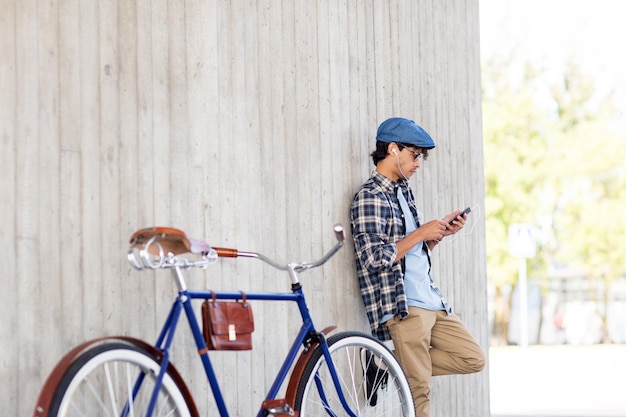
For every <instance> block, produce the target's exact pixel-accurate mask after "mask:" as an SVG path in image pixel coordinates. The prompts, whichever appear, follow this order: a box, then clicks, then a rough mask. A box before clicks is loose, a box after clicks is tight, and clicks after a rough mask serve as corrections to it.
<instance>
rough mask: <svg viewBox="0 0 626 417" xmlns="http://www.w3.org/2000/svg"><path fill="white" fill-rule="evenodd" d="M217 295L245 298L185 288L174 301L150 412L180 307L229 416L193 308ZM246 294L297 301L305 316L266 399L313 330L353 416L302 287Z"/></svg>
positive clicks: (160, 341)
mask: <svg viewBox="0 0 626 417" xmlns="http://www.w3.org/2000/svg"><path fill="white" fill-rule="evenodd" d="M212 297H215V298H216V299H223V300H241V299H242V298H243V296H242V294H241V293H240V292H220V291H216V292H213V291H192V290H187V289H183V290H181V291H180V292H179V295H178V298H177V299H176V301H175V302H174V304H173V306H172V308H171V310H170V313H169V315H168V317H167V320H166V322H165V325H164V326H163V329H162V330H161V334H160V335H159V337H158V339H157V342H156V347H157V348H158V349H160V350H161V351H162V352H163V359H162V362H161V372H160V374H159V376H158V380H157V381H158V382H157V387H156V388H155V393H154V394H153V401H152V403H151V406H150V409H149V413H151V412H152V409H153V406H154V402H155V401H156V394H157V391H158V386H159V385H160V383H161V381H162V379H163V377H164V375H165V373H166V370H167V365H168V363H169V360H170V347H171V345H172V341H173V339H174V333H175V331H176V327H177V325H178V320H179V318H180V314H181V311H182V310H183V309H184V311H185V314H186V316H187V319H188V320H189V325H190V328H191V331H192V333H193V338H194V340H195V342H196V347H197V348H198V351H199V352H203V353H201V355H200V358H201V360H202V364H203V366H204V370H205V373H206V376H207V379H208V381H209V384H210V386H211V390H212V392H213V397H214V398H215V402H216V405H217V408H218V410H219V413H220V416H228V410H227V408H226V404H225V402H224V398H223V397H222V392H221V390H220V387H219V383H218V381H217V378H216V375H215V372H214V370H213V366H212V364H211V360H210V358H209V354H208V351H207V350H206V342H205V340H204V336H203V334H202V331H201V329H200V326H199V323H198V320H197V319H196V315H195V313H194V310H193V306H192V303H191V301H192V300H194V299H201V300H205V299H210V298H212ZM246 298H247V299H248V300H264V301H291V302H295V303H297V305H298V309H299V310H300V315H301V316H302V321H303V322H302V327H300V330H299V332H298V335H297V336H296V338H295V340H294V342H293V344H292V346H291V348H290V349H289V352H288V354H287V357H286V358H285V361H284V362H283V364H282V366H281V368H280V371H279V372H278V374H277V375H276V379H275V380H274V382H273V384H272V386H271V388H270V390H269V392H268V393H267V395H266V397H265V399H266V400H271V399H275V397H276V395H277V394H278V392H279V390H280V387H281V386H282V385H283V383H284V382H285V380H286V378H287V376H288V375H289V370H290V369H291V367H292V365H293V364H294V362H295V360H296V358H297V357H298V353H299V351H300V348H301V346H303V345H304V344H305V342H306V341H307V340H308V339H309V338H310V337H311V335H312V334H315V335H321V337H320V338H319V347H320V348H321V349H322V353H323V355H324V357H325V359H326V364H327V366H328V367H329V370H330V373H331V375H332V379H333V382H334V385H335V389H336V390H337V394H338V396H339V399H340V401H341V403H342V405H343V407H344V409H345V410H346V412H347V413H348V414H349V415H350V416H354V417H356V414H355V413H354V412H353V411H352V410H350V408H349V406H348V404H347V401H346V398H345V396H344V393H343V391H342V389H341V387H340V384H339V380H338V378H337V373H336V371H335V367H334V364H333V362H332V360H331V356H330V351H329V350H328V344H327V343H326V339H325V338H324V337H323V334H318V333H317V330H316V329H315V326H314V325H313V321H312V318H311V315H310V312H309V308H308V306H307V304H306V300H305V298H304V294H303V292H302V289H301V288H296V289H294V290H293V292H292V293H246ZM317 387H318V389H319V390H320V397H321V398H323V399H324V398H325V394H324V391H323V389H322V386H321V384H320V383H318V384H317ZM325 408H326V409H327V411H328V414H329V415H331V416H332V415H334V414H333V412H332V411H331V410H330V407H325ZM257 417H263V409H262V408H261V409H260V410H259V412H258V414H257Z"/></svg>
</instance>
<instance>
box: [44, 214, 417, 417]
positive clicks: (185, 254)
mask: <svg viewBox="0 0 626 417" xmlns="http://www.w3.org/2000/svg"><path fill="white" fill-rule="evenodd" d="M334 231H335V235H336V238H337V243H336V245H335V246H334V247H333V248H332V249H331V250H329V251H328V252H327V253H326V254H325V255H324V256H323V257H322V258H320V259H319V260H318V261H315V262H310V263H309V262H299V263H289V264H287V265H281V264H278V263H276V262H275V261H273V260H271V259H269V258H267V257H265V256H263V255H261V254H259V253H255V252H242V251H239V250H236V249H226V248H217V247H211V246H210V245H208V244H207V243H205V242H203V241H199V240H194V239H189V238H188V237H187V236H186V234H185V233H184V232H182V231H180V230H178V229H173V228H167V227H153V228H148V229H141V230H138V231H137V232H135V233H134V234H133V236H132V237H131V240H130V243H131V247H130V250H129V253H128V259H129V262H130V263H131V265H132V266H133V267H134V268H136V269H138V270H143V269H170V270H171V272H172V277H173V278H174V280H175V282H176V284H177V286H178V294H177V296H176V299H175V301H174V304H173V305H172V308H171V310H170V313H169V315H168V317H167V319H166V321H165V324H164V325H163V328H162V330H161V332H160V335H159V337H158V339H157V342H156V344H154V345H151V344H149V343H147V342H144V341H142V340H139V339H136V338H132V337H125V336H119V337H106V338H101V339H96V340H91V341H88V342H85V343H83V344H82V345H80V346H77V347H76V348H74V349H73V350H71V351H70V352H68V353H67V354H66V355H65V357H64V358H63V359H61V361H60V362H59V363H58V364H57V366H56V367H55V368H54V370H53V371H52V373H51V374H50V376H49V377H48V379H47V381H46V383H45V384H44V386H43V388H42V390H41V393H40V396H39V399H38V401H37V405H36V406H35V411H34V414H33V416H34V417H43V416H45V417H50V416H55V417H78V416H87V415H88V416H147V417H150V416H158V417H160V416H179V417H195V416H199V413H198V410H197V408H196V405H195V403H194V400H193V398H192V396H191V393H190V391H189V390H188V388H187V386H186V384H185V382H184V380H183V378H182V377H181V375H180V373H179V372H178V371H177V370H176V368H175V367H174V365H173V364H172V363H171V361H170V349H171V346H172V343H173V337H174V333H175V330H176V328H177V325H178V323H179V319H180V317H181V315H182V313H183V312H184V314H185V316H186V317H187V322H188V324H189V328H190V330H191V333H192V335H193V339H194V341H195V344H196V348H197V352H198V354H199V357H200V360H201V362H202V365H203V367H204V371H205V373H206V377H207V381H208V383H209V386H210V387H211V391H212V394H213V398H214V400H215V404H216V407H217V409H218V411H219V414H220V416H228V415H229V414H228V410H227V407H226V404H225V402H224V399H223V397H222V393H221V390H220V386H219V382H218V379H217V376H216V374H215V372H214V370H213V366H212V363H211V359H210V357H209V351H208V349H207V345H206V341H205V339H204V336H203V333H202V330H201V328H200V326H199V323H198V320H197V318H196V316H195V313H194V310H193V306H192V300H197V299H202V300H206V299H210V298H212V297H213V298H214V299H221V300H241V299H242V297H247V299H248V300H263V301H288V302H295V303H296V304H297V306H298V309H299V311H300V315H301V318H302V326H301V328H300V330H299V332H298V334H297V335H296V336H295V339H294V341H293V344H292V346H291V348H290V350H289V352H288V354H287V357H286V358H285V360H284V362H283V365H282V367H281V368H280V370H279V372H278V375H277V376H276V378H275V380H274V383H273V384H272V386H271V388H270V389H269V391H268V393H267V394H266V396H265V400H264V401H263V403H262V404H261V407H260V408H259V410H258V413H257V416H389V417H395V416H408V417H413V416H415V410H414V406H413V399H412V395H411V390H410V387H409V385H408V382H407V379H406V376H405V374H404V372H403V370H402V368H401V366H400V364H399V362H398V361H397V359H396V358H395V356H394V355H393V353H392V352H391V351H390V350H389V349H387V347H385V346H384V345H383V344H382V343H381V342H379V341H378V340H376V339H374V338H373V337H371V336H369V335H367V334H364V333H359V332H339V333H335V334H333V335H330V336H329V335H328V334H329V333H330V332H332V331H333V330H334V329H335V327H334V326H331V327H328V328H326V329H324V330H321V331H319V330H317V329H316V328H315V326H314V325H313V321H312V318H311V315H310V313H309V309H308V307H307V303H306V299H305V296H304V292H303V290H302V285H301V283H300V281H299V277H298V274H299V273H300V272H303V271H306V270H308V269H312V268H315V267H318V266H321V265H323V264H324V263H325V262H326V261H328V259H330V258H331V257H332V256H333V255H334V254H335V253H336V252H337V251H338V250H339V249H340V248H341V247H342V246H343V242H344V231H343V227H342V226H341V225H336V226H335V228H334ZM221 257H222V258H223V257H229V258H238V257H246V258H256V259H259V260H262V261H264V262H265V263H267V264H269V265H271V266H273V267H275V268H277V269H279V270H283V271H287V272H288V275H289V277H290V279H291V292H285V293H269V292H262V293H245V295H244V294H242V293H241V292H225V291H220V292H215V291H200V290H190V289H188V288H187V284H186V282H185V280H184V275H183V272H184V271H186V270H189V269H192V268H205V267H207V266H209V265H211V264H213V263H215V262H216V261H217V260H218V259H219V258H221ZM372 372H374V374H373V378H374V379H373V380H372ZM383 381H384V382H383ZM285 383H286V384H287V386H286V390H285V394H284V398H277V395H278V394H279V391H280V389H281V387H283V386H284V384H285Z"/></svg>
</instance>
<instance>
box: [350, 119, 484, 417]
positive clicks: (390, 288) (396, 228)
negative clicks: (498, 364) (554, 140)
mask: <svg viewBox="0 0 626 417" xmlns="http://www.w3.org/2000/svg"><path fill="white" fill-rule="evenodd" d="M434 147H435V142H434V141H433V140H432V138H431V137H430V135H429V134H428V133H427V132H426V131H425V130H424V129H423V128H421V127H420V126H418V125H417V124H415V122H413V121H412V120H407V119H403V118H391V119H388V120H385V121H384V122H383V123H381V125H380V126H379V128H378V132H377V135H376V150H375V151H374V152H373V153H372V155H371V156H372V160H373V161H374V165H376V170H375V172H374V173H373V175H372V177H371V178H370V179H368V180H367V181H366V182H365V183H364V184H363V185H362V186H361V188H360V189H359V191H358V192H357V193H356V195H355V196H354V200H353V202H352V206H351V212H350V219H351V228H352V237H353V239H354V250H355V255H356V256H355V258H356V267H357V274H358V278H359V286H360V288H361V295H362V297H363V302H364V304H365V310H366V312H367V317H368V319H369V322H370V326H371V330H372V334H373V335H374V336H376V337H377V338H378V339H380V340H382V341H388V340H392V341H393V345H394V353H395V355H396V356H397V358H398V360H399V361H400V363H401V364H402V366H403V368H404V370H405V372H406V374H407V377H408V380H409V384H410V386H411V389H412V391H413V400H414V401H415V407H416V411H417V416H418V417H428V416H429V414H430V402H429V394H430V379H431V376H435V375H449V374H464V373H472V372H478V371H480V370H482V369H483V368H484V365H485V356H484V353H483V351H482V349H481V348H480V346H479V345H478V343H476V341H475V339H474V337H473V336H472V335H471V334H470V333H469V331H468V330H467V329H466V328H465V326H464V325H463V323H461V321H460V320H459V318H458V317H457V316H456V315H454V314H453V313H452V309H451V308H450V306H449V305H448V304H447V302H446V300H445V298H444V297H443V296H442V294H441V292H440V291H439V289H438V288H437V286H436V285H435V283H434V282H433V279H432V277H431V275H430V256H431V251H432V250H433V249H434V248H435V247H436V246H437V244H438V243H439V242H440V241H441V240H442V239H443V238H444V237H446V236H450V235H452V234H454V233H457V232H458V231H459V230H461V229H462V228H463V226H464V224H465V219H466V215H465V214H463V215H461V212H460V211H456V212H454V213H451V214H449V215H447V216H445V217H444V218H443V220H432V221H429V222H427V223H424V222H423V221H422V218H421V214H420V212H419V211H418V209H417V207H416V204H415V200H414V198H413V193H412V191H411V189H410V188H409V184H408V179H409V178H410V177H411V175H413V174H414V173H415V171H416V170H417V169H418V168H420V166H421V161H422V158H423V159H424V160H426V159H427V158H428V152H429V150H431V149H433V148H434ZM376 388H377V386H374V389H376Z"/></svg>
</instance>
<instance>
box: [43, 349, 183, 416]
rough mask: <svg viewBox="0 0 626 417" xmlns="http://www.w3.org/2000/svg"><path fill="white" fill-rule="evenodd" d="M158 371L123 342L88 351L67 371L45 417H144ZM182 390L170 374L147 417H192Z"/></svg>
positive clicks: (139, 351)
mask: <svg viewBox="0 0 626 417" xmlns="http://www.w3.org/2000/svg"><path fill="white" fill-rule="evenodd" d="M160 368H161V366H160V365H159V363H158V362H157V361H156V360H155V358H154V357H152V355H150V354H149V353H148V352H146V351H144V350H143V349H141V348H139V347H136V346H132V345H127V344H124V343H107V344H103V345H98V346H94V347H92V348H90V349H89V350H87V351H86V352H84V353H83V354H82V355H80V356H79V357H78V358H77V359H76V360H75V361H74V362H73V363H72V364H71V365H70V366H69V367H68V369H67V371H66V372H65V374H64V376H63V378H62V379H61V382H60V383H59V385H58V387H57V389H56V391H55V393H54V396H53V397H52V402H51V404H50V412H49V415H50V416H58V417H78V416H146V415H148V414H147V411H148V408H149V404H150V400H151V397H152V395H153V392H154V388H155V385H156V380H157V377H158V374H159V370H160ZM187 401H188V400H187V398H186V396H185V394H184V390H181V389H180V387H179V386H178V385H177V384H176V382H175V380H174V379H173V378H172V377H171V376H170V374H169V372H168V373H166V374H165V376H164V378H163V383H162V385H161V387H160V388H159V390H158V392H157V398H156V401H155V404H154V410H153V413H152V416H155V417H161V416H172V417H191V412H190V409H189V407H188V405H187Z"/></svg>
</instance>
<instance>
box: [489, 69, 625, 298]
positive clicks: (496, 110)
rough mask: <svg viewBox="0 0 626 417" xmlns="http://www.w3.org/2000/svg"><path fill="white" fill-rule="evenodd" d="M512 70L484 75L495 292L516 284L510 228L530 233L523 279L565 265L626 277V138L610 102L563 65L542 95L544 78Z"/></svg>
mask: <svg viewBox="0 0 626 417" xmlns="http://www.w3.org/2000/svg"><path fill="white" fill-rule="evenodd" d="M507 61H508V62H510V61H511V60H510V59H508V60H500V61H498V60H492V61H490V62H488V63H487V64H486V65H484V67H483V120H484V121H483V126H484V149H485V161H486V164H485V180H486V225H487V258H488V259H487V262H488V271H489V279H490V280H491V282H492V283H493V284H494V285H496V286H502V285H505V284H514V283H515V282H516V281H517V278H518V277H517V265H518V261H517V259H515V258H513V257H512V256H510V255H509V253H508V242H507V234H508V227H509V225H511V224H513V223H531V224H534V225H536V227H537V230H538V231H539V232H540V233H539V234H538V244H539V246H538V249H539V251H538V254H537V257H536V259H533V260H532V262H531V264H530V270H529V276H530V277H532V276H535V277H536V276H543V275H545V273H546V272H545V271H547V270H548V269H549V268H548V267H551V266H557V265H567V266H569V267H575V268H578V269H580V270H582V271H585V272H586V273H587V274H588V275H590V276H595V277H598V276H599V275H601V276H603V277H604V278H607V279H612V278H614V277H617V276H621V275H623V274H624V272H625V271H626V261H625V260H626V226H624V224H625V223H624V221H623V220H622V217H624V215H622V214H621V213H622V212H624V209H625V208H626V173H625V166H626V163H625V160H626V150H625V148H626V135H625V133H624V132H623V131H619V130H617V129H615V128H614V126H615V125H616V124H615V115H616V111H615V108H614V106H613V104H612V101H611V96H610V95H609V96H605V97H598V96H597V94H596V91H597V89H596V88H595V85H594V80H593V79H591V78H590V77H588V76H586V75H585V74H583V73H582V72H581V71H580V70H579V68H578V67H576V66H575V65H573V64H570V65H568V66H567V68H566V69H565V72H564V74H563V75H562V77H561V80H560V81H559V82H557V83H552V85H551V86H550V88H542V87H541V85H542V81H543V80H544V79H545V78H546V77H545V72H544V71H538V70H536V69H533V68H532V67H531V66H530V65H527V66H526V68H525V71H523V72H522V73H521V74H519V75H518V76H517V77H516V76H515V75H512V72H511V71H510V67H511V66H510V65H509V64H508V62H507Z"/></svg>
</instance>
